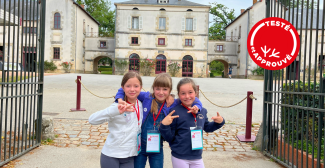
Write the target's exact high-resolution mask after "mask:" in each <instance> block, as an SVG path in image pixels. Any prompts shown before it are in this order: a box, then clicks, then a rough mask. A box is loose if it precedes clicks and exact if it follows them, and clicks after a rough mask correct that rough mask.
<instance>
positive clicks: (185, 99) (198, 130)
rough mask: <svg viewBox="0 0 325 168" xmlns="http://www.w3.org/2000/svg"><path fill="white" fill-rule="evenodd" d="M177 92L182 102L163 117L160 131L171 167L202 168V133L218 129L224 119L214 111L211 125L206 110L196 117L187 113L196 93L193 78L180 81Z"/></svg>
mask: <svg viewBox="0 0 325 168" xmlns="http://www.w3.org/2000/svg"><path fill="white" fill-rule="evenodd" d="M177 92H178V96H179V99H180V100H181V102H182V103H181V104H180V105H177V106H175V107H174V108H172V109H171V110H172V112H171V113H169V114H168V115H167V116H166V117H165V118H164V120H163V121H162V124H161V125H160V128H159V130H160V133H161V135H162V137H163V138H164V139H165V140H166V141H167V142H169V146H170V148H171V150H172V164H173V167H174V168H193V167H195V168H204V164H203V160H202V149H203V137H202V130H204V131H205V132H213V131H215V130H217V129H219V128H221V127H222V126H223V125H224V123H225V120H224V119H223V118H222V117H221V116H220V115H219V113H218V112H217V116H215V117H212V119H213V122H209V121H208V118H207V110H206V109H205V108H202V110H201V111H200V113H198V114H194V113H192V114H189V113H187V111H188V108H189V107H191V105H192V104H193V102H194V101H195V95H196V92H197V90H196V86H195V83H194V81H193V80H192V79H189V78H184V79H182V80H180V81H179V83H178V85H177ZM173 114H174V115H173Z"/></svg>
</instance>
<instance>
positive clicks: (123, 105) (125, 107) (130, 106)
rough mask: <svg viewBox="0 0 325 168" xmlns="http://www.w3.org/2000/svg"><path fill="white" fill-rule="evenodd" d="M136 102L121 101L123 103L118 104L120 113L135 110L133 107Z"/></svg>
mask: <svg viewBox="0 0 325 168" xmlns="http://www.w3.org/2000/svg"><path fill="white" fill-rule="evenodd" d="M133 106H134V104H128V103H126V102H124V103H123V102H121V104H118V105H117V108H118V111H119V112H120V114H123V113H124V112H126V111H127V112H134V108H133Z"/></svg>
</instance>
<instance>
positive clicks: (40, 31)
mask: <svg viewBox="0 0 325 168" xmlns="http://www.w3.org/2000/svg"><path fill="white" fill-rule="evenodd" d="M45 2H46V0H1V2H0V41H1V42H0V45H1V46H0V70H1V71H0V73H1V82H0V85H1V90H0V94H1V97H0V137H1V141H0V166H2V165H4V164H6V163H7V162H9V161H11V160H13V159H15V158H17V157H19V156H21V155H23V154H25V153H26V152H28V151H30V150H31V149H33V148H35V147H37V146H39V145H40V144H41V125H42V105H43V79H44V34H45V32H44V28H45Z"/></svg>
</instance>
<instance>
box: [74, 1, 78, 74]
mask: <svg viewBox="0 0 325 168" xmlns="http://www.w3.org/2000/svg"><path fill="white" fill-rule="evenodd" d="M75 6H76V13H75V15H76V21H75V25H76V24H77V23H78V22H77V21H78V14H77V12H78V8H77V5H75ZM77 29H78V25H76V33H75V34H76V42H75V47H74V50H75V51H74V73H76V71H77V42H78V41H77V38H78V34H77V32H78V31H77Z"/></svg>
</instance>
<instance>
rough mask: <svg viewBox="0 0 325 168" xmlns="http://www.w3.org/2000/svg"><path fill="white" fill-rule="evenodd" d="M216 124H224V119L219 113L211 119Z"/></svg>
mask: <svg viewBox="0 0 325 168" xmlns="http://www.w3.org/2000/svg"><path fill="white" fill-rule="evenodd" d="M211 119H212V120H213V121H214V122H215V123H218V124H221V123H222V122H223V118H222V117H221V115H220V114H219V112H217V116H214V117H212V118H211Z"/></svg>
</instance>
